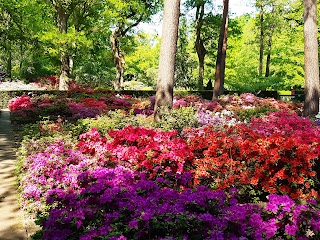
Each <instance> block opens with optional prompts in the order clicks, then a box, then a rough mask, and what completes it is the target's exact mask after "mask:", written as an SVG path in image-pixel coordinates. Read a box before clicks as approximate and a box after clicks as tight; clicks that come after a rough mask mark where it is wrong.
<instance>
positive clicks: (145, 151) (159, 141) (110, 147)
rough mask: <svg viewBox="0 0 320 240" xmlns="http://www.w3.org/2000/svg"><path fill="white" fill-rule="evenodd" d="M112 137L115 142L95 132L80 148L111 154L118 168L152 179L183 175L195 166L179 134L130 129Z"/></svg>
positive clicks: (111, 133)
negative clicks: (136, 172) (170, 174)
mask: <svg viewBox="0 0 320 240" xmlns="http://www.w3.org/2000/svg"><path fill="white" fill-rule="evenodd" d="M108 135H109V137H110V138H111V139H112V140H111V141H107V139H106V138H103V137H100V134H99V133H98V131H97V129H92V130H91V131H90V132H87V133H85V134H82V135H81V136H80V142H79V144H78V147H79V148H80V150H81V151H82V152H83V153H89V154H92V155H98V156H103V155H104V154H105V153H106V152H107V151H108V152H109V153H110V154H111V157H110V160H112V161H114V162H115V163H116V165H121V166H125V167H128V168H130V169H132V170H134V171H143V172H145V173H146V174H147V175H148V177H150V178H155V177H156V176H159V175H161V176H164V175H165V174H166V173H174V174H175V173H178V174H182V173H184V172H185V171H186V170H188V167H189V168H190V167H191V165H192V159H193V154H192V152H191V151H190V150H189V148H188V146H187V143H186V142H185V140H183V139H181V138H179V137H177V132H176V131H170V132H164V131H159V130H154V129H147V128H143V127H132V126H128V127H125V128H124V129H122V130H110V131H109V134H108Z"/></svg>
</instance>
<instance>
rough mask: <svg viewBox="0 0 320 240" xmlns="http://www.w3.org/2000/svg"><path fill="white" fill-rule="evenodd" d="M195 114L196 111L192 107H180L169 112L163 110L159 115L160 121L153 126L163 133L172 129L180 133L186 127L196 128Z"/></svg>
mask: <svg viewBox="0 0 320 240" xmlns="http://www.w3.org/2000/svg"><path fill="white" fill-rule="evenodd" d="M195 113H196V111H195V109H194V108H193V107H182V108H178V109H172V110H171V111H168V110H166V109H164V110H163V111H162V114H161V120H160V121H158V122H156V123H154V124H153V126H154V127H156V128H160V129H163V130H165V131H170V130H172V129H174V130H177V131H178V132H179V133H181V132H182V130H183V129H184V128H186V127H197V126H198V120H197V118H196V117H195Z"/></svg>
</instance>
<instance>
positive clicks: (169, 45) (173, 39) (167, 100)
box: [154, 0, 180, 121]
mask: <svg viewBox="0 0 320 240" xmlns="http://www.w3.org/2000/svg"><path fill="white" fill-rule="evenodd" d="M179 13H180V0H165V1H164V14H163V23H162V42H161V48H160V60H159V76H158V82H157V92H156V102H155V107H154V110H155V111H154V121H159V120H160V117H161V113H162V110H163V109H162V108H161V107H163V108H166V109H169V110H170V109H171V108H172V102H173V85H174V70H175V60H176V51H177V39H178V28H179Z"/></svg>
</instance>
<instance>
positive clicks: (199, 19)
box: [195, 3, 207, 90]
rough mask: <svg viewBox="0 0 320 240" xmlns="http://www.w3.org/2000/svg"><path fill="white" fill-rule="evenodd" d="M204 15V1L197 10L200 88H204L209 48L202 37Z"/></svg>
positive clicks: (196, 43) (196, 44)
mask: <svg viewBox="0 0 320 240" xmlns="http://www.w3.org/2000/svg"><path fill="white" fill-rule="evenodd" d="M203 15H204V3H202V4H201V5H199V6H197V12H196V42H195V46H196V51H197V55H198V60H199V76H198V89H199V90H203V78H204V58H205V56H206V53H207V50H206V49H205V47H204V44H203V40H202V38H201V27H202V25H203Z"/></svg>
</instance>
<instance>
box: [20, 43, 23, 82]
mask: <svg viewBox="0 0 320 240" xmlns="http://www.w3.org/2000/svg"><path fill="white" fill-rule="evenodd" d="M19 47H20V59H19V76H20V78H21V76H22V64H23V44H22V41H20V46H19Z"/></svg>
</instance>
